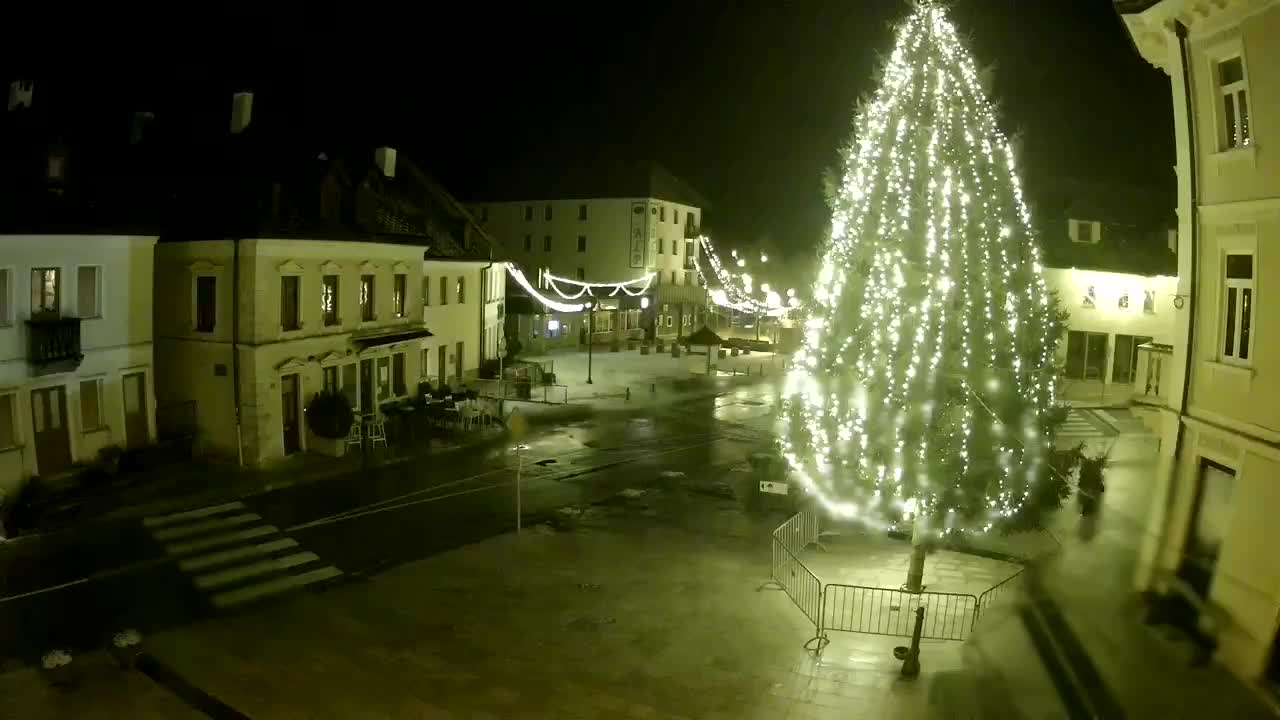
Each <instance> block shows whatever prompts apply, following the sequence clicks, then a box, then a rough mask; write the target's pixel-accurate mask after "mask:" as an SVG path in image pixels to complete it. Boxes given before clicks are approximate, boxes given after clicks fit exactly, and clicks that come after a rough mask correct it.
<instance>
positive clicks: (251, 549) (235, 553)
mask: <svg viewBox="0 0 1280 720" xmlns="http://www.w3.org/2000/svg"><path fill="white" fill-rule="evenodd" d="M293 547H298V541H297V540H294V539H293V538H280V539H278V540H272V541H271V542H265V543H259V544H257V545H245V546H242V547H235V548H231V549H230V550H219V551H218V552H212V553H209V554H207V555H201V556H199V557H195V558H192V559H190V560H182V561H181V562H179V563H178V567H180V568H182V569H183V570H185V571H186V572H196V571H197V570H208V569H209V568H211V567H217V566H219V565H226V564H227V563H230V562H235V561H236V560H245V559H247V558H251V557H259V556H262V555H267V554H269V553H273V552H277V551H280V550H287V549H289V548H293Z"/></svg>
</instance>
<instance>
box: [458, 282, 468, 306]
mask: <svg viewBox="0 0 1280 720" xmlns="http://www.w3.org/2000/svg"><path fill="white" fill-rule="evenodd" d="M466 301H467V279H466V278H465V277H462V276H461V275H459V276H458V304H459V305H461V304H462V303H464V302H466Z"/></svg>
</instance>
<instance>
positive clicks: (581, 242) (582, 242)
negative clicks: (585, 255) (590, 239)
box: [578, 235, 587, 252]
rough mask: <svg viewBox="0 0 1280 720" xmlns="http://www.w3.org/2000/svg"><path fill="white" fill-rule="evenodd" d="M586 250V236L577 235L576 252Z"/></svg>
mask: <svg viewBox="0 0 1280 720" xmlns="http://www.w3.org/2000/svg"><path fill="white" fill-rule="evenodd" d="M586 251H587V236H586V235H579V236H578V252H586Z"/></svg>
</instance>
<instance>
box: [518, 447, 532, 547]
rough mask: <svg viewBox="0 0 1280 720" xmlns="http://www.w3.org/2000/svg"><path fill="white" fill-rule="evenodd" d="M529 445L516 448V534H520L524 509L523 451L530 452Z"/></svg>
mask: <svg viewBox="0 0 1280 720" xmlns="http://www.w3.org/2000/svg"><path fill="white" fill-rule="evenodd" d="M528 449H529V446H528V445H517V446H516V534H517V535H519V534H520V526H521V524H522V523H521V519H520V516H521V514H522V508H521V507H520V504H521V498H520V476H521V475H522V474H523V473H524V454H523V453H522V451H523V450H528Z"/></svg>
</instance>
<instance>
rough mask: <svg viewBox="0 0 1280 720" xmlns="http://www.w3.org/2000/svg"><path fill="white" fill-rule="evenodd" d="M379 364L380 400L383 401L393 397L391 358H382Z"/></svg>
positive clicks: (379, 359) (378, 361) (378, 384)
mask: <svg viewBox="0 0 1280 720" xmlns="http://www.w3.org/2000/svg"><path fill="white" fill-rule="evenodd" d="M377 364H378V376H377V378H376V380H377V386H378V400H379V401H382V400H386V399H387V398H389V397H391V358H389V357H380V358H378V360H377Z"/></svg>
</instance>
